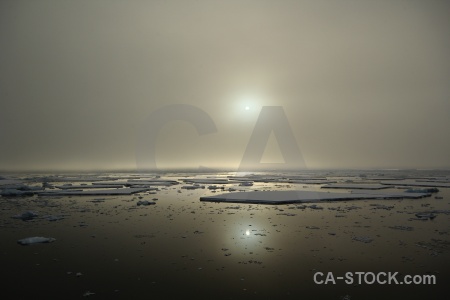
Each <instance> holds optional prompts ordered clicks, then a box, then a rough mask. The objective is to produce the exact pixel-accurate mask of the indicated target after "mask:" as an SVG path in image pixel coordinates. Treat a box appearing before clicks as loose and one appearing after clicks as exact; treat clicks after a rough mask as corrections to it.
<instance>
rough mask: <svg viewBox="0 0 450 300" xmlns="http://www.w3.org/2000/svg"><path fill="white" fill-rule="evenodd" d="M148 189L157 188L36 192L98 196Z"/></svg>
mask: <svg viewBox="0 0 450 300" xmlns="http://www.w3.org/2000/svg"><path fill="white" fill-rule="evenodd" d="M149 190H157V188H149V187H134V188H123V189H109V190H90V191H89V190H88V191H82V190H76V191H73V190H70V191H66V190H62V191H58V190H55V191H45V192H38V194H39V195H41V196H71V195H74V196H75V195H76V196H98V195H131V194H135V193H141V192H146V191H149Z"/></svg>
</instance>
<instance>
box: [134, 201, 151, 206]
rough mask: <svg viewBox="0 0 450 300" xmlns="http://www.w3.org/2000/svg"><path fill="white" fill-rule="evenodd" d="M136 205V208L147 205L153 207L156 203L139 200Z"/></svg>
mask: <svg viewBox="0 0 450 300" xmlns="http://www.w3.org/2000/svg"><path fill="white" fill-rule="evenodd" d="M136 204H137V206H141V205H144V206H147V205H154V204H156V202H153V201H147V200H140V201H138V202H137V203H136Z"/></svg>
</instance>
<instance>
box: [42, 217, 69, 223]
mask: <svg viewBox="0 0 450 300" xmlns="http://www.w3.org/2000/svg"><path fill="white" fill-rule="evenodd" d="M45 219H46V220H47V221H50V222H55V221H59V220H63V219H64V216H46V217H45Z"/></svg>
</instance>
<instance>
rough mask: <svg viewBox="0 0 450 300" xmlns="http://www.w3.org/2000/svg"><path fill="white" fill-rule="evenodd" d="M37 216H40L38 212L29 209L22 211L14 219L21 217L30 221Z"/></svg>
mask: <svg viewBox="0 0 450 300" xmlns="http://www.w3.org/2000/svg"><path fill="white" fill-rule="evenodd" d="M37 216H38V214H37V213H35V212H34V211H31V210H28V211H25V212H23V213H21V214H19V215H15V216H13V218H14V219H20V220H22V221H29V220H32V219H34V218H36V217H37Z"/></svg>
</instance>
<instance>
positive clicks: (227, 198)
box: [200, 190, 430, 204]
mask: <svg viewBox="0 0 450 300" xmlns="http://www.w3.org/2000/svg"><path fill="white" fill-rule="evenodd" d="M426 196H430V194H426V193H402V192H380V191H369V190H365V191H364V192H361V193H329V192H313V191H302V190H293V191H257V192H235V193H228V194H221V195H215V196H206V197H200V201H208V202H234V203H260V204H288V203H307V202H320V201H339V200H356V199H398V198H413V199H414V198H422V197H426Z"/></svg>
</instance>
